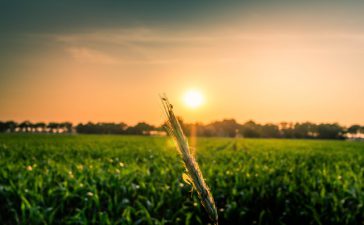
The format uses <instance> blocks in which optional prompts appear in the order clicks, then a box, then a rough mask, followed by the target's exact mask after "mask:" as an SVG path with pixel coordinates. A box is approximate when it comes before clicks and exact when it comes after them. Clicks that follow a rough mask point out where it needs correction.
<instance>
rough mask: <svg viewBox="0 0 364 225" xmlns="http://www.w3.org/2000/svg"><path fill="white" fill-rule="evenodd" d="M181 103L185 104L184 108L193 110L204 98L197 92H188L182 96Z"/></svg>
mask: <svg viewBox="0 0 364 225" xmlns="http://www.w3.org/2000/svg"><path fill="white" fill-rule="evenodd" d="M183 101H184V103H185V104H186V106H188V107H189V108H192V109H195V108H198V107H200V106H201V105H202V104H203V102H204V98H203V95H202V94H201V92H199V91H197V90H190V91H187V92H186V93H185V94H184V96H183Z"/></svg>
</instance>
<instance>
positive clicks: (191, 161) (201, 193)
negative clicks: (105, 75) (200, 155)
mask: <svg viewBox="0 0 364 225" xmlns="http://www.w3.org/2000/svg"><path fill="white" fill-rule="evenodd" d="M161 100H162V104H163V106H164V110H165V113H166V115H167V118H168V120H167V127H166V128H167V131H168V133H169V135H170V136H171V137H172V138H173V140H174V142H175V144H176V148H177V150H178V152H179V153H180V155H181V158H182V161H183V163H184V166H185V168H186V173H185V174H183V179H184V181H185V182H186V183H188V184H191V185H192V186H193V188H194V189H195V190H196V191H197V193H198V197H199V198H200V200H201V203H202V205H203V207H204V208H205V209H206V212H207V214H208V215H209V217H210V219H211V221H212V222H213V223H214V224H216V225H217V224H218V214H217V210H216V205H215V201H214V198H213V196H212V195H211V192H210V190H209V187H208V186H207V184H206V182H205V179H204V178H203V175H202V173H201V170H200V167H199V165H198V163H197V161H196V159H195V156H194V154H193V152H192V150H191V148H190V146H189V144H188V140H187V138H186V136H185V135H184V134H183V130H182V128H181V125H180V124H179V122H178V120H177V118H176V117H175V115H174V112H173V106H172V105H171V104H170V103H169V102H168V100H167V97H166V96H164V97H161Z"/></svg>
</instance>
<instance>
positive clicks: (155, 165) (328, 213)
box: [0, 134, 364, 225]
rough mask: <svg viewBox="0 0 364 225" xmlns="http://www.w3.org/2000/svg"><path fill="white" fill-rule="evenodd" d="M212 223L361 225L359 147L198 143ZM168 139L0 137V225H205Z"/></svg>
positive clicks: (363, 169) (363, 167)
mask: <svg viewBox="0 0 364 225" xmlns="http://www.w3.org/2000/svg"><path fill="white" fill-rule="evenodd" d="M196 149H197V159H198V162H199V163H200V166H201V170H202V172H203V174H204V176H205V178H206V181H207V183H208V184H209V186H210V188H211V191H212V193H213V195H214V198H215V201H216V205H217V208H218V212H219V221H220V224H364V222H363V221H364V143H359V142H348V141H317V140H316V141H309V140H273V139H272V140H268V139H266V140H258V139H237V140H236V139H227V138H226V139H225V138H202V139H198V140H197V146H196ZM183 172H184V169H183V166H182V164H181V162H180V160H179V157H178V154H177V152H176V150H175V149H174V145H173V143H172V142H171V141H170V140H169V139H167V138H159V137H158V138H157V137H132V136H96V135H95V136H80V135H74V136H66V135H64V136H56V135H10V134H3V135H0V224H191V225H192V224H208V221H209V220H208V218H207V216H206V215H205V212H204V209H203V208H202V207H201V206H200V204H199V200H198V198H197V195H196V193H194V192H192V193H191V192H190V191H191V187H190V186H188V185H187V184H186V183H184V182H183V179H182V176H181V175H182V173H183Z"/></svg>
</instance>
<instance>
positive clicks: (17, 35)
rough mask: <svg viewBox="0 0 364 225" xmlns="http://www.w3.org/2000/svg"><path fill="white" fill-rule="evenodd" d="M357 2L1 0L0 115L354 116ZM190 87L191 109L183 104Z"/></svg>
mask: <svg viewBox="0 0 364 225" xmlns="http://www.w3.org/2000/svg"><path fill="white" fill-rule="evenodd" d="M363 10H364V1H334V0H330V1H239V3H238V1H199V2H197V1H196V2H195V1H150V0H148V1H1V2H0V96H1V97H0V120H16V121H23V120H31V121H34V122H37V121H45V122H49V121H57V122H61V121H71V122H73V123H78V122H87V121H94V122H97V121H103V122H120V121H123V122H126V123H128V124H135V123H137V122H139V121H146V122H149V123H152V124H156V125H157V124H160V123H162V121H163V113H162V109H161V104H160V101H159V94H161V93H166V94H167V95H168V96H169V99H170V101H171V102H172V103H173V104H174V105H175V110H176V113H177V114H178V115H181V116H182V117H183V118H184V119H185V120H186V121H188V122H195V121H201V122H205V123H206V122H210V121H214V120H221V119H224V118H235V119H236V120H237V121H238V122H245V121H247V120H249V119H253V120H255V121H256V122H259V123H267V122H274V123H277V122H281V121H290V122H303V121H311V122H339V123H340V124H343V125H350V124H353V123H359V124H364V104H363V98H364V13H363ZM190 90H197V91H198V92H200V93H201V94H202V95H203V98H204V102H203V104H202V105H201V106H200V107H196V108H191V107H188V106H187V105H186V104H185V103H184V100H183V98H184V95H185V93H186V92H188V91H190Z"/></svg>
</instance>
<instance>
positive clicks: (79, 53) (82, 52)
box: [66, 47, 118, 64]
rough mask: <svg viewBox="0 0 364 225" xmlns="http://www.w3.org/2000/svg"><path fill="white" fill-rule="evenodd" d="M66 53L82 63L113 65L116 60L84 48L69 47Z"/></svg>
mask: <svg viewBox="0 0 364 225" xmlns="http://www.w3.org/2000/svg"><path fill="white" fill-rule="evenodd" d="M66 51H67V52H68V53H69V54H70V55H71V57H72V58H74V59H76V60H78V61H80V62H83V63H96V64H115V63H117V62H118V60H117V59H116V58H114V57H112V56H110V55H107V54H105V53H103V52H100V51H97V50H94V49H90V48H86V47H69V48H66Z"/></svg>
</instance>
